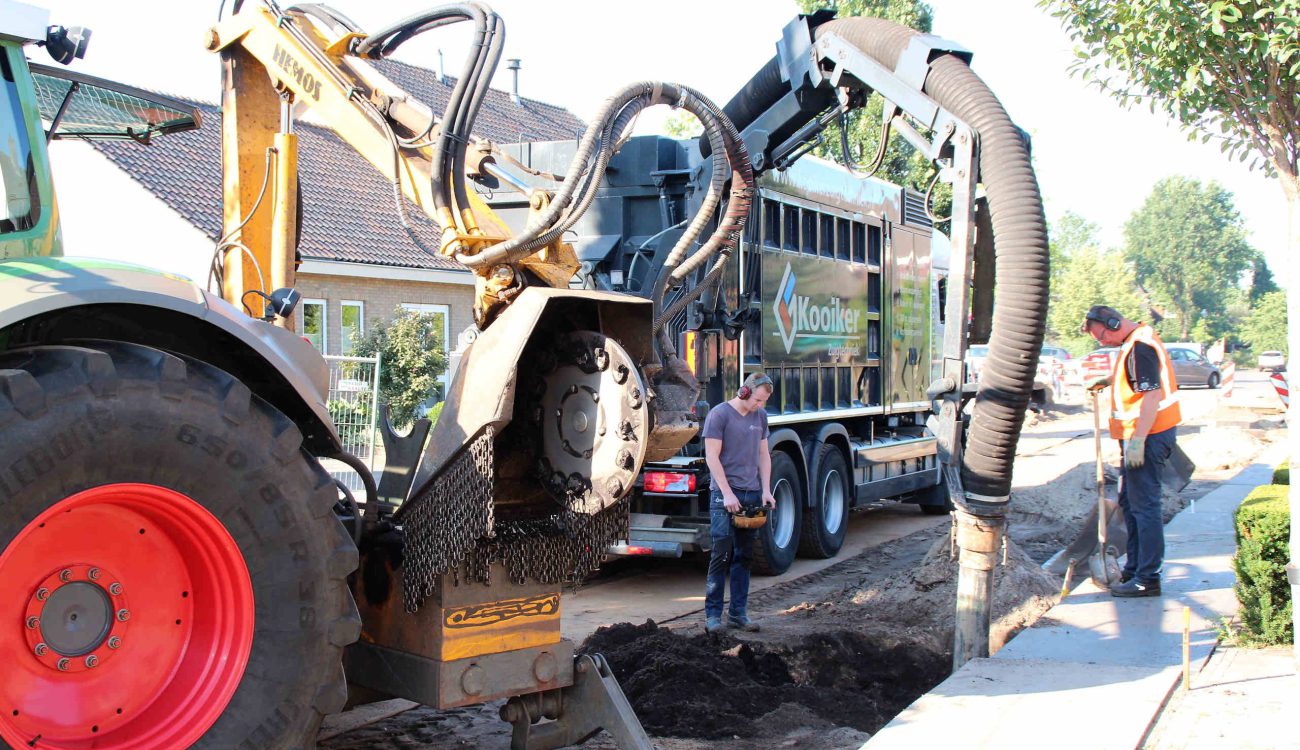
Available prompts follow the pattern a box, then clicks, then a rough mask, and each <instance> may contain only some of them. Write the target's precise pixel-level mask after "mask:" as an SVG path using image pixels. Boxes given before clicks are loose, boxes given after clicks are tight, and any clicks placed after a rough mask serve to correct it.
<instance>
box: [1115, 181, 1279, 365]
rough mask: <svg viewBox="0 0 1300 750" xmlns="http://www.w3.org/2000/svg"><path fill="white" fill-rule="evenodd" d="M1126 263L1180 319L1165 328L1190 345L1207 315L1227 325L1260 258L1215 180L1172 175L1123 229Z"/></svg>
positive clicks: (1210, 325)
mask: <svg viewBox="0 0 1300 750" xmlns="http://www.w3.org/2000/svg"><path fill="white" fill-rule="evenodd" d="M1124 238H1125V242H1126V246H1125V249H1124V255H1125V258H1126V259H1127V260H1128V261H1129V263H1131V264H1132V265H1133V268H1134V270H1135V271H1136V274H1137V282H1138V283H1139V284H1141V285H1142V286H1143V287H1144V288H1145V289H1147V291H1149V292H1150V293H1151V295H1152V297H1153V301H1154V302H1155V303H1156V305H1157V306H1159V307H1161V308H1162V309H1165V310H1167V311H1169V312H1170V313H1172V314H1173V315H1172V317H1173V318H1174V319H1173V320H1172V321H1169V323H1168V324H1166V326H1165V330H1166V331H1167V332H1169V333H1173V332H1175V331H1176V332H1177V335H1178V337H1179V338H1180V339H1181V340H1184V341H1185V340H1187V339H1188V337H1189V336H1190V335H1191V333H1192V330H1193V329H1194V328H1195V326H1196V324H1197V322H1198V321H1199V320H1200V319H1201V318H1202V317H1206V318H1208V320H1207V323H1206V326H1207V330H1209V331H1211V332H1213V331H1214V330H1216V329H1217V328H1219V327H1222V324H1223V322H1224V321H1225V320H1226V318H1227V311H1228V305H1229V303H1230V302H1232V299H1233V297H1232V295H1233V293H1234V292H1235V291H1236V290H1237V289H1238V285H1239V284H1240V282H1241V280H1242V277H1243V276H1244V274H1245V273H1246V271H1248V270H1249V269H1251V268H1253V266H1254V262H1255V258H1256V257H1257V253H1256V252H1255V250H1254V249H1253V248H1251V247H1250V245H1249V244H1247V242H1246V231H1245V229H1244V227H1243V226H1242V222H1241V217H1240V215H1239V214H1238V212H1237V209H1236V207H1235V206H1234V205H1233V202H1232V193H1229V192H1228V191H1227V190H1224V189H1223V188H1222V187H1221V186H1220V185H1218V184H1217V183H1215V182H1211V183H1209V184H1208V185H1203V184H1201V182H1199V181H1197V180H1193V179H1190V178H1187V177H1166V178H1165V179H1163V180H1160V181H1159V182H1157V183H1156V184H1155V186H1154V187H1153V188H1152V189H1151V194H1150V195H1149V196H1147V199H1146V202H1144V203H1143V204H1142V207H1141V208H1139V209H1138V210H1137V211H1135V212H1134V213H1133V216H1132V218H1130V219H1129V220H1128V222H1127V223H1126V224H1125V225H1124Z"/></svg>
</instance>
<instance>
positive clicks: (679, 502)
mask: <svg viewBox="0 0 1300 750" xmlns="http://www.w3.org/2000/svg"><path fill="white" fill-rule="evenodd" d="M634 140H636V139H633V142H634ZM654 140H658V142H659V143H656V144H655V146H654V147H653V148H646V147H641V148H625V149H624V152H627V153H628V155H629V156H630V155H634V153H642V155H643V153H654V155H658V157H660V159H663V155H664V153H677V155H680V156H679V157H680V159H681V162H680V164H656V165H654V168H647V166H650V165H636V166H632V165H628V164H619V159H617V157H615V160H614V161H611V166H610V169H611V173H619V172H621V173H624V174H646V173H655V174H660V173H666V172H668V170H669V169H672V168H675V166H679V168H680V166H681V165H686V166H688V169H682V172H688V170H689V161H690V159H692V153H695V147H697V144H695V142H693V140H692V142H682V143H672V146H671V147H669V146H668V143H671V142H668V139H654ZM629 146H632V144H629ZM532 151H533V153H534V155H536V153H537V152H538V146H537V144H532ZM619 190H620V192H623V194H624V196H625V194H627V188H625V187H620V188H619ZM645 190H646V191H647V192H653V191H654V190H655V187H654V186H653V185H649V183H647V185H646V186H645ZM682 195H685V191H684V190H682ZM624 199H627V200H628V201H629V204H630V205H632V207H637V205H642V207H645V205H646V204H645V203H640V204H638V203H636V201H633V200H632V199H628V198H624ZM610 200H614V198H611V199H610ZM632 211H636V208H632ZM599 234H601V231H599V230H591V235H597V237H598V235H599ZM578 237H580V238H582V237H584V231H582V227H580V229H578ZM671 239H672V238H671V233H669V237H667V238H664V239H663V242H669V243H671ZM656 242H658V240H656ZM638 244H640V243H638ZM581 251H582V247H581V246H580V257H581ZM637 252H642V253H643V252H645V251H643V250H638V251H637ZM616 255H617V253H610V255H608V256H606V257H603V259H602V260H601V261H599V263H595V264H593V265H591V270H590V277H591V278H608V277H610V276H611V274H610V268H611V266H612V268H616V265H615V264H624V263H625V266H627V268H632V269H633V274H632V278H630V279H629V281H628V282H625V283H630V285H638V283H642V281H641V279H637V278H636V270H638V269H640V268H642V266H641V265H640V264H637V263H636V261H628V260H625V259H617V257H616ZM729 265H731V268H729V269H728V270H727V273H724V276H723V278H722V281H720V283H718V285H716V289H715V290H712V292H710V294H706V295H703V296H702V298H701V300H699V302H697V303H694V304H692V305H688V307H686V308H685V309H682V311H681V312H680V313H679V315H677V316H675V317H673V318H672V320H671V321H669V322H668V328H669V329H671V335H672V337H673V338H676V339H677V341H679V348H680V351H682V352H684V355H685V360H686V363H688V365H689V367H690V368H692V372H693V373H694V376H695V378H697V380H698V381H699V385H701V396H699V403H698V404H697V413H698V416H699V419H701V421H702V420H703V417H705V415H706V413H707V409H708V408H711V407H712V406H716V404H720V403H723V402H725V400H727V399H729V398H731V396H732V395H735V393H736V389H737V387H738V386H740V383H741V381H744V378H745V376H748V374H749V373H753V372H759V370H762V372H764V373H767V374H768V376H770V377H771V378H772V382H774V386H775V387H774V389H772V395H771V398H770V399H768V402H767V416H768V424H770V426H771V437H770V441H768V446H770V447H771V448H772V478H771V481H772V494H774V497H775V498H776V502H777V506H776V510H775V511H774V512H772V513H770V517H768V523H767V524H766V525H764V526H763V528H762V529H761V532H759V534H758V539H757V541H755V545H757V547H755V558H754V559H755V568H757V569H759V571H761V572H767V573H780V572H784V571H785V569H787V568H788V567H789V565H790V563H792V562H793V560H794V558H796V555H797V554H800V555H805V556H814V558H832V556H835V555H836V554H837V552H839V550H840V547H841V545H842V543H844V539H845V534H846V532H848V523H849V519H848V516H849V512H850V511H852V510H853V508H855V507H861V506H865V504H867V503H874V502H876V500H880V499H884V498H901V499H905V500H907V502H914V503H918V504H919V506H920V508H922V511H924V512H927V513H945V512H948V510H949V507H950V506H949V504H948V498H946V493H945V491H944V486H943V480H941V476H940V465H939V456H937V450H936V441H935V435H933V434H932V433H930V432H927V429H926V421H927V419H928V417H930V415H931V413H932V404H931V400H930V398H927V394H926V391H927V389H928V387H930V385H931V382H933V381H935V380H936V378H937V377H939V376H940V365H941V346H943V320H941V318H943V309H944V295H945V291H946V289H945V287H946V278H948V239H946V238H945V237H943V235H941V234H940V235H936V234H935V230H933V227H932V221H931V217H930V214H928V212H927V211H926V205H924V198H923V196H922V195H919V194H915V192H911V191H909V190H905V188H902V187H898V186H896V185H891V183H888V182H885V181H881V179H876V178H863V177H859V175H858V174H855V173H853V172H852V170H849V169H846V168H844V166H841V165H837V164H833V162H829V161H824V160H819V159H815V157H810V156H805V157H802V159H800V160H798V161H796V162H794V164H792V165H790V166H789V168H787V169H785V170H781V172H777V170H772V172H768V173H766V174H764V175H763V177H762V178H761V179H759V182H758V194H757V196H755V201H754V209H753V213H751V220H750V221H749V224H748V225H746V230H745V237H744V238H742V242H741V246H740V251H738V253H737V255H736V259H735V260H733V261H732V263H731V264H729ZM647 268H649V265H647ZM693 282H698V278H697V279H693ZM689 289H690V285H686V286H684V287H682V290H680V291H679V294H685V292H686V291H689ZM707 493H708V468H707V467H706V465H705V459H703V445H702V439H701V438H698V437H697V438H695V439H694V441H692V442H690V443H688V445H686V446H685V447H684V448H682V450H681V451H680V452H679V454H677V455H676V456H672V458H669V459H666V460H662V461H651V463H649V464H647V465H646V467H645V469H643V471H642V473H641V480H640V482H638V486H637V490H636V493H634V495H633V500H632V517H630V529H629V538H628V539H625V541H620V543H617V545H615V546H614V547H612V549H611V551H612V552H614V554H617V555H656V556H679V555H682V554H686V552H706V551H707V550H708V547H710V541H708V497H707Z"/></svg>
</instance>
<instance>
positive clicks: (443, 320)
mask: <svg viewBox="0 0 1300 750" xmlns="http://www.w3.org/2000/svg"><path fill="white" fill-rule="evenodd" d="M401 308H402V309H403V310H410V311H411V312H415V313H420V314H421V315H430V316H432V318H433V330H432V331H430V332H429V333H430V334H432V335H435V336H438V337H440V338H439V339H438V341H439V343H440V344H441V346H442V356H443V357H446V356H447V340H448V338H449V337H450V336H451V308H450V307H448V306H447V305H431V304H423V303H415V302H403V303H402V304H401ZM438 384H439V388H438V393H437V394H435V395H434V397H433V399H432V401H431V402H430V403H429V408H432V407H433V404H436V403H437V402H439V401H441V400H442V399H443V398H444V396H445V394H446V393H447V371H446V370H443V371H442V374H441V375H439V376H438Z"/></svg>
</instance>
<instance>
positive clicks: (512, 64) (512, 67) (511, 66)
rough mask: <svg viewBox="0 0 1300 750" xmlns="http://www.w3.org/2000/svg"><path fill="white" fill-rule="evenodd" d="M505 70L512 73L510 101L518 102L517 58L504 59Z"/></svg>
mask: <svg viewBox="0 0 1300 750" xmlns="http://www.w3.org/2000/svg"><path fill="white" fill-rule="evenodd" d="M506 70H509V71H512V72H513V73H514V81H513V82H512V83H511V86H510V101H512V102H514V103H515V104H519V103H520V101H519V58H517V57H515V58H511V59H509V60H506Z"/></svg>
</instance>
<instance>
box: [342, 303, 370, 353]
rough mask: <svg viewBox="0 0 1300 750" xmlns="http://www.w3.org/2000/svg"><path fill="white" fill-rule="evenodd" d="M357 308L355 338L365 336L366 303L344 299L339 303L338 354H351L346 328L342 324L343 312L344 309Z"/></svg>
mask: <svg viewBox="0 0 1300 750" xmlns="http://www.w3.org/2000/svg"><path fill="white" fill-rule="evenodd" d="M349 307H355V308H357V337H358V338H360V337H362V336H365V335H366V303H365V301H364V300H359V299H345V300H341V301H340V302H339V353H340V354H345V355H347V354H351V353H352V349H351V347H350V346H349V342H348V340H347V333H348V328H347V326H346V325H344V323H343V311H344V310H345V309H346V308H349Z"/></svg>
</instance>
